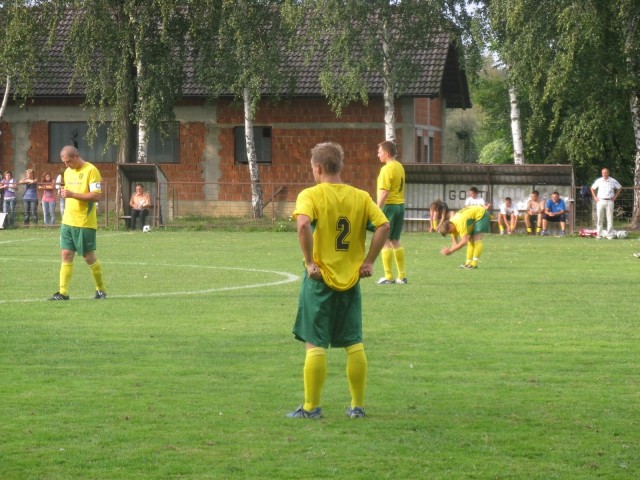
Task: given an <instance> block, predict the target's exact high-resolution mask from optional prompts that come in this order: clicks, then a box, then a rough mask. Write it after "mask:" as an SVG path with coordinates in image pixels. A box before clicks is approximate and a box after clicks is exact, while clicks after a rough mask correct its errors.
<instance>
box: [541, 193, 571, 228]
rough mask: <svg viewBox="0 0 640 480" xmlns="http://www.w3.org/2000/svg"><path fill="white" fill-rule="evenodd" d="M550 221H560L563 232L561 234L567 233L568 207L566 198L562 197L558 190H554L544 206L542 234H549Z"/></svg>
mask: <svg viewBox="0 0 640 480" xmlns="http://www.w3.org/2000/svg"><path fill="white" fill-rule="evenodd" d="M549 222H554V223H558V222H559V223H560V229H561V230H562V232H561V233H560V235H562V236H563V235H564V234H565V231H564V229H565V227H566V225H567V207H566V205H565V203H564V200H563V199H561V198H560V194H559V193H558V192H553V193H552V194H551V198H550V199H549V200H547V204H546V206H545V208H544V215H543V216H542V231H541V232H540V235H549V232H548V231H547V228H548V227H549Z"/></svg>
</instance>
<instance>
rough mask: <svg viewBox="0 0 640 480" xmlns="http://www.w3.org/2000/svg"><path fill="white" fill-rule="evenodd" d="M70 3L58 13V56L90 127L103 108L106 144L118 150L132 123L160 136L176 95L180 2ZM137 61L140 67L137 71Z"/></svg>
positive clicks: (182, 28) (182, 27)
mask: <svg viewBox="0 0 640 480" xmlns="http://www.w3.org/2000/svg"><path fill="white" fill-rule="evenodd" d="M63 3H65V4H66V3H69V2H63ZM70 3H71V6H70V8H71V9H72V11H73V13H72V14H69V13H68V12H67V11H65V12H63V13H62V19H63V20H65V19H70V21H71V23H70V26H69V30H68V33H67V34H66V36H65V38H64V53H65V57H66V58H67V60H68V62H69V64H71V65H73V72H74V76H73V79H74V82H79V83H80V84H81V85H82V86H83V88H84V91H85V95H86V105H87V106H89V107H90V108H91V109H92V116H91V125H92V126H93V127H95V125H96V123H97V122H105V121H107V120H108V118H107V109H109V110H110V112H111V116H112V118H113V119H114V121H113V122H112V123H110V128H109V134H110V139H111V142H112V143H114V144H119V145H122V144H123V143H124V144H126V143H128V141H127V140H126V137H127V136H128V135H130V134H131V125H133V124H135V123H138V122H144V123H145V124H146V125H147V127H148V128H150V129H153V130H157V131H162V129H163V126H164V125H166V122H170V121H172V120H173V119H174V113H173V107H174V105H175V101H176V99H177V98H178V97H179V96H180V95H181V91H182V83H183V66H184V58H185V36H186V27H187V25H186V22H185V16H184V14H183V11H182V8H183V7H182V5H181V2H178V1H174V0H149V1H144V2H142V1H138V0H122V1H118V2H114V1H111V0H75V1H74V2H70ZM138 61H141V62H142V64H143V65H144V68H143V69H142V70H141V71H140V72H139V71H138V69H137V65H138ZM128 153H130V152H125V153H124V154H125V155H128ZM120 161H124V160H123V159H120Z"/></svg>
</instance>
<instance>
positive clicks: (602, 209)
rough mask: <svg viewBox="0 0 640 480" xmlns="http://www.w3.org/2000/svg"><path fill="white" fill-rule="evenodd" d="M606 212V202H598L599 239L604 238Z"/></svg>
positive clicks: (597, 227)
mask: <svg viewBox="0 0 640 480" xmlns="http://www.w3.org/2000/svg"><path fill="white" fill-rule="evenodd" d="M605 210H606V207H605V202H604V201H602V200H600V201H598V203H597V204H596V231H597V234H598V237H602V230H603V227H604V219H605V216H606V211H605Z"/></svg>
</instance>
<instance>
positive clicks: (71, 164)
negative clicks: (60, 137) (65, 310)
mask: <svg viewBox="0 0 640 480" xmlns="http://www.w3.org/2000/svg"><path fill="white" fill-rule="evenodd" d="M60 158H61V159H62V163H64V165H65V167H67V168H66V170H65V172H64V186H62V187H61V189H60V195H61V197H62V198H64V199H65V209H64V215H63V216H62V222H61V223H62V225H61V226H60V250H61V258H62V265H61V266H60V289H59V290H58V291H57V292H56V293H54V294H53V296H52V297H51V298H50V300H69V283H70V281H71V276H72V273H73V258H74V256H75V253H76V252H77V253H79V254H80V255H82V256H83V257H84V260H85V262H87V265H89V268H90V269H91V274H92V275H93V279H94V281H95V284H96V292H95V296H94V298H95V299H96V300H104V299H105V298H107V294H106V293H105V287H104V279H103V275H102V264H101V263H100V260H98V259H97V257H96V254H95V250H96V230H97V228H98V217H97V214H96V203H97V202H98V201H99V200H100V197H101V196H102V190H101V182H102V177H101V175H100V172H99V171H98V169H97V168H96V167H94V166H93V165H92V164H91V163H89V162H87V161H85V160H83V159H82V157H80V153H79V152H78V149H77V148H75V147H72V146H66V147H64V148H63V149H62V151H61V152H60Z"/></svg>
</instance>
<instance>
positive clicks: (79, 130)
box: [49, 122, 118, 163]
mask: <svg viewBox="0 0 640 480" xmlns="http://www.w3.org/2000/svg"><path fill="white" fill-rule="evenodd" d="M108 128H109V127H108V125H107V124H102V125H98V127H97V132H96V138H95V140H94V142H93V145H89V142H88V140H87V137H88V132H89V124H88V123H87V122H49V163H62V160H60V151H61V150H62V148H63V147H66V146H67V145H73V146H74V147H76V148H77V149H78V151H79V152H80V156H81V157H82V158H86V159H87V160H88V161H90V162H92V163H94V162H95V163H115V162H116V161H117V159H118V152H117V149H116V147H115V145H110V146H109V147H108V148H107V149H106V151H105V145H106V143H107V130H108Z"/></svg>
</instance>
